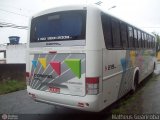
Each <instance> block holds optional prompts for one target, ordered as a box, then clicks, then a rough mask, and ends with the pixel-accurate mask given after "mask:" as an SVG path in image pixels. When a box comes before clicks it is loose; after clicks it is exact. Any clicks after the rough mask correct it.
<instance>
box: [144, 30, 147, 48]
mask: <svg viewBox="0 0 160 120" xmlns="http://www.w3.org/2000/svg"><path fill="white" fill-rule="evenodd" d="M146 41H147V37H146V33H144V48H147V42H146Z"/></svg>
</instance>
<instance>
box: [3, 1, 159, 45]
mask: <svg viewBox="0 0 160 120" xmlns="http://www.w3.org/2000/svg"><path fill="white" fill-rule="evenodd" d="M98 1H99V0H0V22H7V23H13V24H16V25H20V26H28V22H29V17H30V16H32V15H33V14H35V13H37V12H39V11H41V10H45V9H48V8H51V7H56V6H61V5H70V4H77V3H78V4H94V3H96V2H98ZM101 1H102V2H103V3H102V4H101V7H102V8H104V9H106V10H108V9H110V8H111V7H112V6H116V7H115V8H113V9H110V10H108V12H110V13H112V14H114V15H116V16H118V17H120V18H122V19H124V20H125V21H127V22H129V23H132V24H133V25H136V26H138V27H140V28H142V29H144V30H146V31H149V32H153V31H154V32H157V33H159V34H160V14H159V11H160V0H101ZM9 36H20V37H21V39H20V40H21V41H20V42H21V43H26V41H27V30H21V29H15V28H5V27H3V28H0V44H3V43H8V42H9V40H8V37H9Z"/></svg>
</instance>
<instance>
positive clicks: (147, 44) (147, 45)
mask: <svg viewBox="0 0 160 120" xmlns="http://www.w3.org/2000/svg"><path fill="white" fill-rule="evenodd" d="M146 48H148V34H146Z"/></svg>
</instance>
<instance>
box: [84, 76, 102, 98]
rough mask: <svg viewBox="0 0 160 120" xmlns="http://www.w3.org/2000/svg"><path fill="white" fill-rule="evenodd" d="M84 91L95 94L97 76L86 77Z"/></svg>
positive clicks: (96, 90) (97, 91)
mask: <svg viewBox="0 0 160 120" xmlns="http://www.w3.org/2000/svg"><path fill="white" fill-rule="evenodd" d="M86 93H87V94H88V95H97V94H98V93H99V77H87V78H86Z"/></svg>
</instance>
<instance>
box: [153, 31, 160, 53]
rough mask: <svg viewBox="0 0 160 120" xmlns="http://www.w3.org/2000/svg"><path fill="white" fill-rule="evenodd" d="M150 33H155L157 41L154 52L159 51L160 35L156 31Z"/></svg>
mask: <svg viewBox="0 0 160 120" xmlns="http://www.w3.org/2000/svg"><path fill="white" fill-rule="evenodd" d="M152 34H154V35H155V37H156V40H157V42H156V52H159V51H160V36H159V34H158V33H156V32H152Z"/></svg>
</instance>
